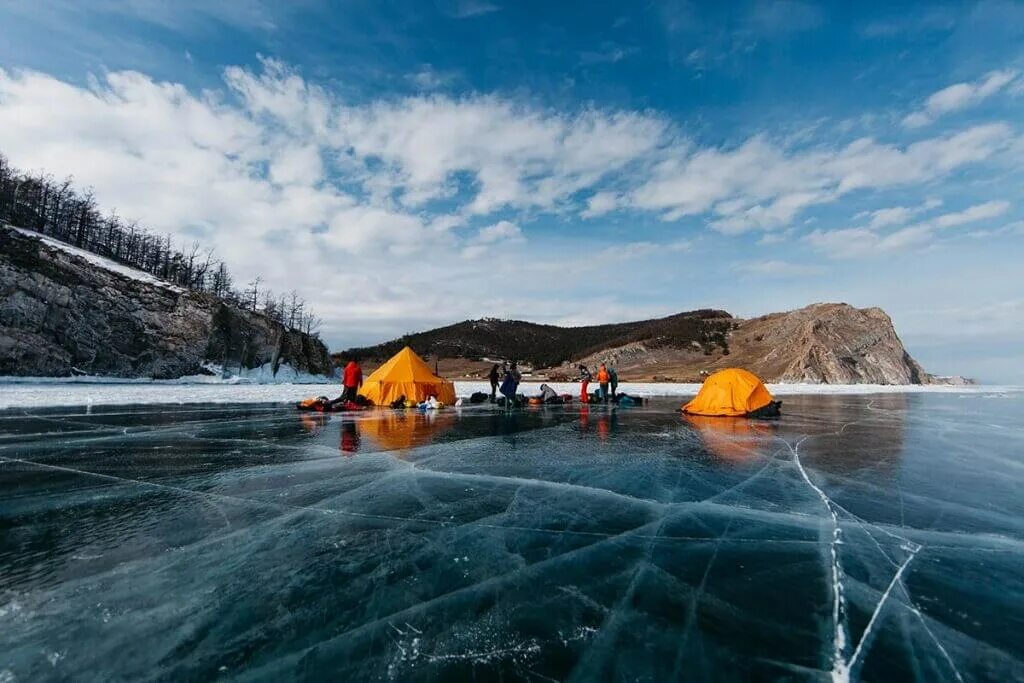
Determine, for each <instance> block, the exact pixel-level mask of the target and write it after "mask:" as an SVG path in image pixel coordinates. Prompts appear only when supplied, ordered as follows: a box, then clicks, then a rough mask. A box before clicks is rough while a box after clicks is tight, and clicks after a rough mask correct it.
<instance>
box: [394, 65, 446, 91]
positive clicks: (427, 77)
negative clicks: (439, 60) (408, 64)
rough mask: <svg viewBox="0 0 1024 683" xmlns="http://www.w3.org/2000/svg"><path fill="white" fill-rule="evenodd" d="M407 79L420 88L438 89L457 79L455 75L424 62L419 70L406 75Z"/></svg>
mask: <svg viewBox="0 0 1024 683" xmlns="http://www.w3.org/2000/svg"><path fill="white" fill-rule="evenodd" d="M406 80H408V81H409V82H410V83H411V84H412V85H413V86H415V87H416V88H417V89H419V90H437V89H439V88H443V87H444V86H446V85H448V84H449V83H451V82H452V81H453V80H455V75H454V74H451V73H442V72H440V71H437V70H436V69H434V68H433V67H432V66H430V65H429V64H424V65H423V66H422V67H421V68H420V69H419V71H416V72H414V73H411V74H408V75H406Z"/></svg>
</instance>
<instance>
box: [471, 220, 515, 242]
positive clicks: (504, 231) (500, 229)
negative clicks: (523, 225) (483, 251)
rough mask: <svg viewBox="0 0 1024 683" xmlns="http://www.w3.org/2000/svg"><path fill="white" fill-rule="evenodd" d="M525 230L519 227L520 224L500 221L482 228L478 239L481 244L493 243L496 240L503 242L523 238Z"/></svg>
mask: <svg viewBox="0 0 1024 683" xmlns="http://www.w3.org/2000/svg"><path fill="white" fill-rule="evenodd" d="M522 236H523V231H522V230H520V229H519V226H518V225H516V224H515V223H512V222H510V221H498V222H497V223H495V224H494V225H488V226H487V227H485V228H480V232H478V233H477V236H476V241H477V242H479V243H480V244H493V243H494V242H501V241H504V240H517V239H521V238H522Z"/></svg>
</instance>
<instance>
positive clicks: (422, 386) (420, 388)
mask: <svg viewBox="0 0 1024 683" xmlns="http://www.w3.org/2000/svg"><path fill="white" fill-rule="evenodd" d="M359 393H361V394H362V395H363V396H365V397H366V398H368V399H370V400H371V401H373V402H374V404H376V405H379V406H386V405H388V404H390V403H392V402H393V401H395V400H396V399H398V398H400V397H402V396H405V398H406V399H407V400H411V401H416V402H417V403H418V402H420V401H425V400H427V399H428V398H429V397H431V396H436V397H437V400H438V401H440V402H441V403H447V404H448V405H451V404H453V403H455V385H454V384H452V383H451V382H449V381H448V380H445V379H441V378H440V377H438V376H437V375H435V374H434V373H433V372H432V371H431V369H430V366H428V365H427V364H426V363H424V362H423V359H422V358H420V357H419V356H417V355H416V352H415V351H413V350H412V349H410V348H409V347H408V346H406V347H405V348H404V349H402V350H401V351H399V352H398V353H396V354H395V355H394V356H392V358H391V360H389V361H388V362H387V363H385V364H384V365H382V366H380V367H379V368H377V369H376V370H375V371H374V372H373V374H371V375H370V376H369V377H367V378H366V379H365V380H364V381H363V388H362V389H361V390H360V392H359Z"/></svg>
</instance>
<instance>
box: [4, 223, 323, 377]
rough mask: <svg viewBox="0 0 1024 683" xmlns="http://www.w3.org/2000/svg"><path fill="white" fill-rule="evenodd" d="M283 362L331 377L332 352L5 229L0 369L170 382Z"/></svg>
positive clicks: (210, 301)
mask: <svg viewBox="0 0 1024 683" xmlns="http://www.w3.org/2000/svg"><path fill="white" fill-rule="evenodd" d="M206 362H213V363H218V364H222V365H224V366H225V367H227V368H230V369H238V368H240V367H241V368H253V367H258V366H262V365H264V364H266V363H273V364H274V367H275V368H276V367H277V365H278V364H284V363H287V364H289V365H291V366H292V367H293V368H295V369H296V370H301V371H304V372H308V373H311V374H327V373H329V372H330V370H331V361H330V357H329V356H328V354H327V348H326V347H325V346H324V345H323V343H322V342H320V341H319V340H318V339H314V338H312V337H310V336H308V335H305V334H302V333H301V332H295V331H292V330H287V329H285V328H284V326H282V325H280V324H279V323H276V322H274V321H272V320H270V319H269V318H267V317H265V316H263V315H261V314H258V313H254V312H252V311H247V310H242V309H238V308H234V307H231V306H227V305H225V304H224V303H223V302H221V301H219V300H218V299H216V298H215V297H213V296H210V295H207V294H199V293H195V292H186V291H182V290H180V289H177V288H174V287H172V286H170V285H160V284H150V283H148V282H142V281H138V280H135V279H132V278H130V277H127V276H125V275H122V274H119V273H117V272H114V271H111V270H108V269H106V268H103V267H102V266H98V265H95V264H93V263H90V262H89V261H87V260H85V259H84V258H81V257H79V256H76V255H74V254H70V253H67V252H65V251H63V250H61V249H58V248H56V247H52V246H49V245H47V244H46V243H44V242H43V241H42V240H39V239H36V238H34V237H31V236H28V235H25V234H23V233H20V232H18V231H16V230H13V229H11V228H9V227H5V226H2V225H0V375H20V376H67V375H71V374H73V373H75V372H84V373H87V374H96V375H109V376H116V377H153V378H157V379H169V378H175V377H181V376H183V375H193V374H201V373H203V372H204V369H203V364H204V363H206Z"/></svg>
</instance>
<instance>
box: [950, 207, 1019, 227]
mask: <svg viewBox="0 0 1024 683" xmlns="http://www.w3.org/2000/svg"><path fill="white" fill-rule="evenodd" d="M1009 208H1010V202H1007V201H1002V200H999V201H991V202H985V203H983V204H976V205H974V206H971V207H969V208H967V209H964V210H963V211H959V212H957V213H947V214H945V215H942V216H939V217H938V218H936V219H935V221H934V225H935V227H937V228H952V227H955V226H957V225H964V224H965V223H975V222H977V221H983V220H987V219H989V218H996V217H998V216H1002V215H1003V214H1004V213H1006V212H1007V211H1008V210H1009Z"/></svg>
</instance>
